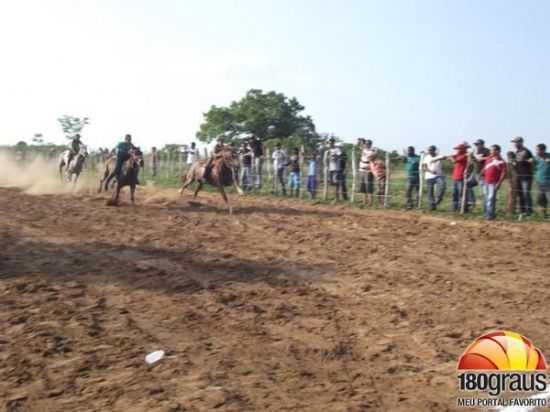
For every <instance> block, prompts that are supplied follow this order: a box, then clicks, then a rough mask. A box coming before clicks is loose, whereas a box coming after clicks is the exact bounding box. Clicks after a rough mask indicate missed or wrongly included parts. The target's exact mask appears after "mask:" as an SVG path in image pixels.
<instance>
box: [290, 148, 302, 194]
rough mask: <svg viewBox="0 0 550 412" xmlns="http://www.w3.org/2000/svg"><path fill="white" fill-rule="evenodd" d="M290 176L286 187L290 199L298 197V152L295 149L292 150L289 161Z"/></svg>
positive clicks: (299, 177)
mask: <svg viewBox="0 0 550 412" xmlns="http://www.w3.org/2000/svg"><path fill="white" fill-rule="evenodd" d="M289 168H290V175H289V183H288V187H289V188H290V196H291V197H294V196H295V197H299V196H300V179H301V176H300V175H301V173H300V150H299V149H298V148H297V147H296V148H294V150H292V154H291V155H290V161H289Z"/></svg>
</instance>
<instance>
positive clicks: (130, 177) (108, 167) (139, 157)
mask: <svg viewBox="0 0 550 412" xmlns="http://www.w3.org/2000/svg"><path fill="white" fill-rule="evenodd" d="M140 166H143V153H142V152H141V150H139V149H135V150H131V151H130V153H129V158H128V160H125V161H124V163H123V164H122V169H121V171H120V175H119V176H117V177H116V188H115V191H114V192H113V197H112V198H111V199H110V200H109V202H108V204H109V205H114V206H116V205H118V198H119V195H120V190H121V189H122V188H123V187H124V186H130V198H131V200H132V204H134V203H135V199H134V193H135V191H136V185H137V184H138V174H139V168H140ZM115 167H116V157H111V158H109V159H107V161H106V162H105V172H104V173H103V178H102V179H101V180H100V182H99V190H98V192H101V189H102V187H103V185H104V183H105V180H106V179H107V177H108V176H109V175H110V174H111V172H112V171H113V170H114V169H115ZM105 190H107V187H105Z"/></svg>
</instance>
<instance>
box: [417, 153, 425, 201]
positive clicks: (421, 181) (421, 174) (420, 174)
mask: <svg viewBox="0 0 550 412" xmlns="http://www.w3.org/2000/svg"><path fill="white" fill-rule="evenodd" d="M423 164H424V153H420V163H419V164H418V179H419V181H418V205H417V207H418V209H422V196H423V195H424V193H423V192H424V171H423V170H422V165H423Z"/></svg>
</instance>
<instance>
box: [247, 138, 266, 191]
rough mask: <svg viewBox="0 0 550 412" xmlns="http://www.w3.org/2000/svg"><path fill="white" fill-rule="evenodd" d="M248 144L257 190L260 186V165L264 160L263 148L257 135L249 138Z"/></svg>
mask: <svg viewBox="0 0 550 412" xmlns="http://www.w3.org/2000/svg"><path fill="white" fill-rule="evenodd" d="M249 145H250V148H251V149H252V152H253V154H254V174H255V179H254V187H255V188H256V189H257V190H259V189H261V188H262V166H263V162H264V155H265V148H264V144H263V143H262V141H261V140H260V138H259V137H258V136H253V137H252V138H251V139H250V142H249Z"/></svg>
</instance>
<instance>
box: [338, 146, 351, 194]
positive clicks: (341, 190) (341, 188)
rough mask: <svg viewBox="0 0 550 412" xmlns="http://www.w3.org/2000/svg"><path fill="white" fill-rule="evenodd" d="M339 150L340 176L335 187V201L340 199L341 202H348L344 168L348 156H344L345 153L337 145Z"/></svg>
mask: <svg viewBox="0 0 550 412" xmlns="http://www.w3.org/2000/svg"><path fill="white" fill-rule="evenodd" d="M338 147H339V148H340V151H341V154H340V174H339V176H338V184H337V186H336V199H338V200H339V199H342V200H348V186H347V180H346V179H347V176H346V167H347V163H348V155H347V154H346V151H345V150H344V148H343V147H342V145H338Z"/></svg>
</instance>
